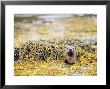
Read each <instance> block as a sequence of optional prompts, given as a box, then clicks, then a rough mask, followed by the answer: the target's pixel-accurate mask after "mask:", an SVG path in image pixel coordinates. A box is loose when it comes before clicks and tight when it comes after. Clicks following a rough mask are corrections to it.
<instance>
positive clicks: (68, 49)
mask: <svg viewBox="0 0 110 89" xmlns="http://www.w3.org/2000/svg"><path fill="white" fill-rule="evenodd" d="M65 51H66V53H67V54H68V56H70V57H72V56H74V53H75V51H76V48H75V47H74V46H69V45H66V46H65Z"/></svg>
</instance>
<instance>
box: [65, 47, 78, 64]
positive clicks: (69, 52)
mask: <svg viewBox="0 0 110 89" xmlns="http://www.w3.org/2000/svg"><path fill="white" fill-rule="evenodd" d="M64 60H65V62H66V63H68V64H74V63H76V61H77V55H76V48H75V47H74V46H69V45H66V46H65V52H64Z"/></svg>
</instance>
